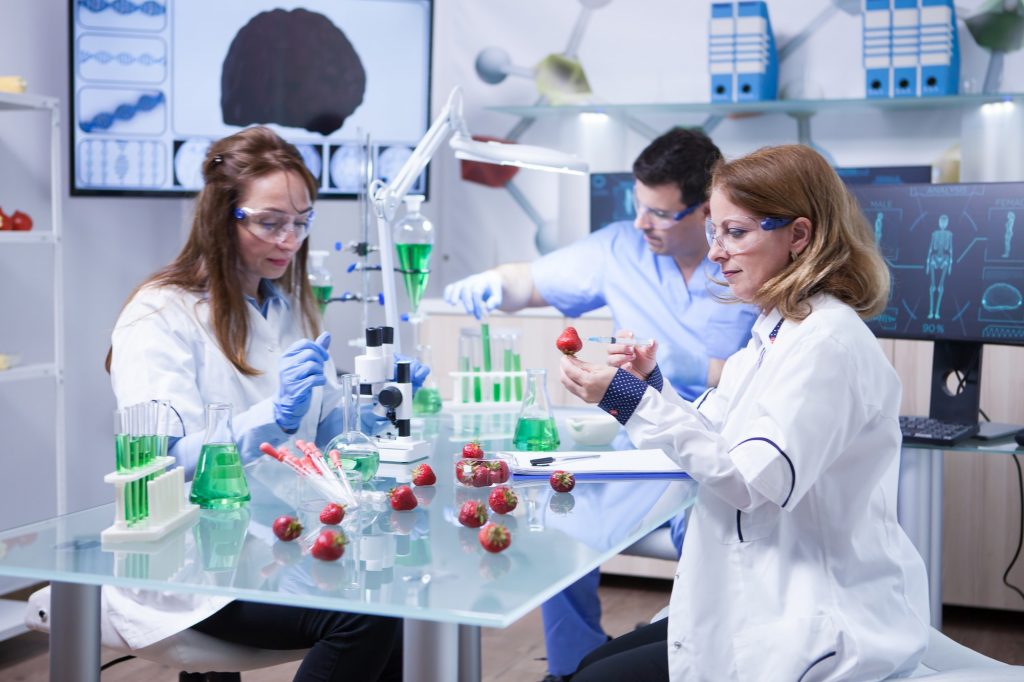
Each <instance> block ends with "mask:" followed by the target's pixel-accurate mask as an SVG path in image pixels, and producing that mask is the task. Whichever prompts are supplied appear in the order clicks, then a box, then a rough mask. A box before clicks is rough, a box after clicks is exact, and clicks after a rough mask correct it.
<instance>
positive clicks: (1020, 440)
mask: <svg viewBox="0 0 1024 682" xmlns="http://www.w3.org/2000/svg"><path fill="white" fill-rule="evenodd" d="M1013 439H1014V440H1015V441H1017V445H1024V429H1021V430H1020V431H1018V432H1017V433H1015V434H1013Z"/></svg>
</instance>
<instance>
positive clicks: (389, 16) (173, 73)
mask: <svg viewBox="0 0 1024 682" xmlns="http://www.w3.org/2000/svg"><path fill="white" fill-rule="evenodd" d="M284 4H285V5H286V7H285V8H282V7H281V3H278V2H276V0H173V2H171V1H169V0H146V1H145V2H143V1H141V0H134V1H130V0H116V1H115V0H68V7H69V10H68V11H69V17H70V32H69V35H70V40H71V45H70V62H71V63H70V86H71V98H70V103H71V125H70V126H69V128H70V130H71V193H72V194H75V195H111V194H114V195H146V196H183V195H188V194H191V193H194V192H196V191H198V190H199V189H201V188H202V184H203V179H202V173H201V165H202V161H203V158H204V156H205V154H206V150H207V148H208V147H209V145H210V143H211V142H212V141H213V140H216V139H218V138H221V137H224V136H226V135H230V134H232V133H235V132H238V131H239V130H242V129H243V128H245V127H247V126H250V125H256V124H261V125H267V126H270V127H272V128H273V129H274V130H275V131H277V132H278V133H279V134H280V135H281V136H282V137H284V138H285V139H286V140H288V141H289V142H292V143H293V144H295V145H296V147H297V148H298V151H299V152H300V153H301V154H302V158H303V160H304V161H305V163H306V166H307V167H308V168H309V170H310V172H311V173H312V174H313V176H314V177H315V178H316V179H317V182H318V186H319V192H318V194H319V196H320V197H321V198H326V197H335V198H345V199H351V198H354V197H356V196H357V195H358V194H359V193H360V192H362V191H364V190H365V186H366V177H365V176H366V170H365V167H366V159H367V157H369V159H371V160H372V161H373V167H374V171H375V175H376V177H377V178H378V179H381V180H383V181H385V182H386V181H388V180H390V179H391V178H392V177H394V175H395V173H397V172H398V171H399V170H400V169H401V167H402V164H403V163H404V162H405V160H406V159H407V158H408V157H409V156H410V155H411V154H412V150H413V148H414V147H415V146H416V143H417V142H419V140H420V138H421V137H423V134H424V133H425V132H426V130H427V126H428V124H429V122H430V118H429V117H430V54H431V24H432V18H433V11H432V6H433V4H432V0H391V1H388V2H381V1H380V0H304V1H303V2H301V3H293V2H289V3H284ZM368 136H369V138H370V143H371V144H370V146H369V149H367V145H366V142H367V137H368ZM427 189H428V188H427V183H426V174H425V173H424V174H423V175H421V176H420V177H419V178H418V179H417V180H416V184H415V185H414V186H413V187H412V189H411V190H410V192H411V193H414V194H424V193H426V191H427Z"/></svg>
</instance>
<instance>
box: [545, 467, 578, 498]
mask: <svg viewBox="0 0 1024 682" xmlns="http://www.w3.org/2000/svg"><path fill="white" fill-rule="evenodd" d="M550 481H551V487H552V488H554V489H555V492H556V493H567V492H569V491H570V490H572V489H573V488H575V487H576V477H575V476H573V475H572V474H571V473H569V472H568V471H562V470H558V471H556V472H554V473H552V474H551V479H550Z"/></svg>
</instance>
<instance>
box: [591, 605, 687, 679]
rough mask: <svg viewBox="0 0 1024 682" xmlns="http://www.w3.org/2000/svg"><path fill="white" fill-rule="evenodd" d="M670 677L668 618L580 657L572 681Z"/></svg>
mask: <svg viewBox="0 0 1024 682" xmlns="http://www.w3.org/2000/svg"><path fill="white" fill-rule="evenodd" d="M625 680H638V681H639V680H643V682H659V681H661V680H665V682H667V681H668V618H662V619H661V620H659V621H657V622H655V623H651V624H650V625H645V626H644V627H642V628H639V629H637V630H633V632H630V633H627V634H625V635H623V636H621V637H617V638H615V639H613V640H611V641H610V642H608V643H607V644H602V645H601V646H599V647H598V648H596V649H594V650H593V651H591V652H590V653H589V654H587V655H586V657H584V659H583V660H582V661H580V667H579V668H577V670H576V673H575V674H574V675H573V676H572V682H606V681H607V682H621V681H625Z"/></svg>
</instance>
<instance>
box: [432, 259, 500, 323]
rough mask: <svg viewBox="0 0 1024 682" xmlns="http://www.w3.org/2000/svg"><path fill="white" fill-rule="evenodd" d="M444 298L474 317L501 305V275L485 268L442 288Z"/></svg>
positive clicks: (483, 314)
mask: <svg viewBox="0 0 1024 682" xmlns="http://www.w3.org/2000/svg"><path fill="white" fill-rule="evenodd" d="M444 300H445V301H446V302H447V303H449V304H451V305H460V304H461V305H462V308H463V309H464V310H465V311H466V312H467V313H469V314H472V315H473V317H475V318H476V319H478V320H479V319H480V317H481V316H486V315H487V314H488V313H490V312H491V311H492V310H494V309H495V308H497V307H498V306H500V305H501V275H499V274H498V273H497V272H495V271H494V270H486V271H484V272H481V273H478V274H476V275H470V276H469V277H466V278H465V279H460V280H459V281H458V282H455V283H453V284H449V285H448V286H446V287H445V288H444Z"/></svg>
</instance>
